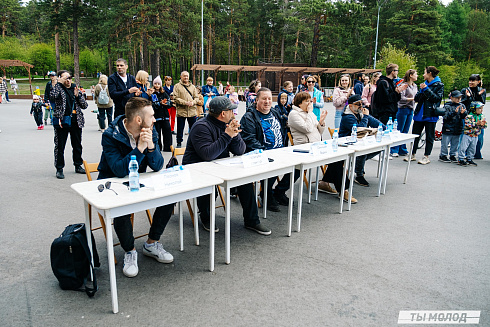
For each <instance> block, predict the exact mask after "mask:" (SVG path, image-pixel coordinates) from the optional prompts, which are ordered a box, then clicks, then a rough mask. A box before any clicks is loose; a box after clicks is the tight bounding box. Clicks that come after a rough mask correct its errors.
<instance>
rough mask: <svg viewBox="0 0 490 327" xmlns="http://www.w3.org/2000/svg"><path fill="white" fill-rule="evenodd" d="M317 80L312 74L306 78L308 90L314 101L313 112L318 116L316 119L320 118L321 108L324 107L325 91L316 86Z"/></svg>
mask: <svg viewBox="0 0 490 327" xmlns="http://www.w3.org/2000/svg"><path fill="white" fill-rule="evenodd" d="M315 84H316V80H315V78H314V77H313V76H310V77H308V78H307V79H306V86H307V90H306V92H308V93H309V94H310V96H311V99H312V102H313V113H314V114H315V116H316V120H317V121H319V120H320V116H321V114H320V110H321V109H322V108H323V105H324V101H323V92H322V91H320V90H319V89H317V88H316V87H315Z"/></svg>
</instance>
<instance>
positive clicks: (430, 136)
mask: <svg viewBox="0 0 490 327" xmlns="http://www.w3.org/2000/svg"><path fill="white" fill-rule="evenodd" d="M424 128H425V151H424V155H426V156H430V154H431V152H432V147H433V146H434V139H435V137H436V123H432V122H427V121H414V122H413V126H412V134H417V135H420V133H422V131H423V130H424ZM419 139H420V137H416V138H415V142H414V143H413V150H412V154H415V153H417V148H418V147H419Z"/></svg>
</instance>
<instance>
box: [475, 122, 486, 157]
mask: <svg viewBox="0 0 490 327" xmlns="http://www.w3.org/2000/svg"><path fill="white" fill-rule="evenodd" d="M484 133H485V130H484V129H482V130H481V133H480V135H478V142H477V143H476V152H475V159H481V158H482V156H481V149H482V148H483V135H484Z"/></svg>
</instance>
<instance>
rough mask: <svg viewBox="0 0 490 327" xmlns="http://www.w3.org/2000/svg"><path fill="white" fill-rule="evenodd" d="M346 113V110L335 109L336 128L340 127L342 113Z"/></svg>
mask: <svg viewBox="0 0 490 327" xmlns="http://www.w3.org/2000/svg"><path fill="white" fill-rule="evenodd" d="M343 113H344V110H343V109H342V110H335V122H334V126H335V128H339V127H340V121H341V120H342V114H343Z"/></svg>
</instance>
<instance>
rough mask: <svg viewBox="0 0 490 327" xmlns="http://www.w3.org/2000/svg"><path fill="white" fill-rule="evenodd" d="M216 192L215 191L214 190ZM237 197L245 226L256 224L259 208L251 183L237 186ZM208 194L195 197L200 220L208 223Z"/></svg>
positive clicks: (257, 222) (258, 220)
mask: <svg viewBox="0 0 490 327" xmlns="http://www.w3.org/2000/svg"><path fill="white" fill-rule="evenodd" d="M216 193H217V192H216ZM237 193H238V199H239V200H240V204H241V205H242V209H243V222H244V223H245V225H246V226H256V225H258V224H260V219H259V210H258V208H257V201H256V200H255V191H254V187H253V184H252V183H250V184H245V185H241V186H238V187H237ZM210 199H211V198H210V195H203V196H200V197H198V198H197V207H198V208H199V213H200V216H201V221H202V222H203V223H204V224H208V223H209V220H210V217H209V215H210V213H209V212H210V207H209V200H210Z"/></svg>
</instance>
